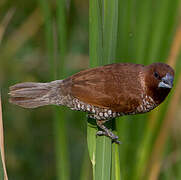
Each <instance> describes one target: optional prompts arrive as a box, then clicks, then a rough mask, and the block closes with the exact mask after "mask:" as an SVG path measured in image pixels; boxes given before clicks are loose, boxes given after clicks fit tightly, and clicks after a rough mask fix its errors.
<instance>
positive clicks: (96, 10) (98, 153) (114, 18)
mask: <svg viewBox="0 0 181 180" xmlns="http://www.w3.org/2000/svg"><path fill="white" fill-rule="evenodd" d="M89 13H90V14H89V22H90V26H89V29H90V31H89V33H90V66H91V67H94V66H97V65H103V64H107V63H111V62H114V60H115V51H116V43H117V24H118V0H113V1H109V0H99V1H97V0H91V1H90V11H89ZM92 121H93V120H92ZM89 122H90V120H89ZM111 126H112V125H111ZM91 128H92V129H91ZM87 133H88V148H89V154H90V158H91V161H92V162H93V176H94V179H96V180H101V179H102V180H109V179H111V168H112V167H111V166H112V142H111V140H110V139H109V138H107V137H104V136H102V137H97V138H95V133H96V129H95V128H93V127H92V126H91V125H90V124H88V130H87ZM92 135H93V137H92ZM94 157H95V160H94Z"/></svg>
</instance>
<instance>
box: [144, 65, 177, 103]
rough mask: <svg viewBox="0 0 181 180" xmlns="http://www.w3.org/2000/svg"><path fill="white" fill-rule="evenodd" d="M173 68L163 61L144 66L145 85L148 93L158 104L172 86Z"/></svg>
mask: <svg viewBox="0 0 181 180" xmlns="http://www.w3.org/2000/svg"><path fill="white" fill-rule="evenodd" d="M173 80H174V70H173V69H172V68H171V67H170V66H169V65H167V64H164V63H153V64H151V65H149V66H146V67H145V85H146V88H147V92H148V94H149V95H150V96H151V97H152V98H153V99H154V100H155V101H156V102H157V103H158V104H160V103H161V102H162V101H163V100H164V99H165V98H166V96H167V95H168V93H169V92H170V90H171V89H172V87H173Z"/></svg>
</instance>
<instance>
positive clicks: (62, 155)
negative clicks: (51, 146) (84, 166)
mask: <svg viewBox="0 0 181 180" xmlns="http://www.w3.org/2000/svg"><path fill="white" fill-rule="evenodd" d="M56 7H57V8H56V22H57V35H56V37H55V38H57V40H58V42H57V45H58V50H57V52H58V55H57V57H56V61H55V64H56V66H55V69H56V72H57V76H56V78H57V79H64V78H65V76H66V69H65V65H64V64H65V56H66V51H67V33H66V32H67V28H66V27H67V25H66V0H57V1H56ZM55 42H56V41H55ZM66 122H67V120H66V110H65V108H63V107H61V108H59V107H57V108H56V112H55V134H56V135H55V143H56V157H57V158H56V161H57V173H58V179H60V180H69V179H70V164H69V154H68V152H69V151H68V143H67V128H66Z"/></svg>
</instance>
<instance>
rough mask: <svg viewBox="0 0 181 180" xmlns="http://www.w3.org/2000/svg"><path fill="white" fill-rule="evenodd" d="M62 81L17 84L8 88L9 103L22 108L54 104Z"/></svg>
mask: <svg viewBox="0 0 181 180" xmlns="http://www.w3.org/2000/svg"><path fill="white" fill-rule="evenodd" d="M61 83H62V80H57V81H52V82H50V83H32V82H26V83H19V84H15V85H14V86H11V87H10V88H9V90H10V92H9V95H10V98H9V102H11V103H13V104H16V105H18V106H21V107H24V108H36V107H39V106H45V105H49V104H56V103H55V102H54V101H55V99H56V96H57V93H58V91H57V90H58V89H57V88H59V87H60V84H61Z"/></svg>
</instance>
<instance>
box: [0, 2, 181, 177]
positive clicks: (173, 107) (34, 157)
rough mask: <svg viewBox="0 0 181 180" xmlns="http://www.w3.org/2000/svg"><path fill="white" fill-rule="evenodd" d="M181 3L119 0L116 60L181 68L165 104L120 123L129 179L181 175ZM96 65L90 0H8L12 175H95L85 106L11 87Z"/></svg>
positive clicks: (2, 18)
mask: <svg viewBox="0 0 181 180" xmlns="http://www.w3.org/2000/svg"><path fill="white" fill-rule="evenodd" d="M90 1H91V0H90ZM113 1H114V0H113ZM100 2H102V3H103V2H104V0H100ZM180 3H181V1H180V0H159V1H156V0H119V1H118V25H117V26H115V28H117V48H116V55H115V56H116V58H115V62H135V63H142V64H145V65H147V64H150V63H152V62H156V61H159V62H167V63H169V64H170V65H172V66H173V67H174V68H175V70H176V80H175V83H174V84H175V87H174V90H173V91H172V93H171V94H170V96H169V98H167V100H166V102H165V103H164V104H163V105H161V106H160V107H159V108H157V109H156V110H154V111H153V112H152V113H148V114H147V115H138V116H130V117H123V118H120V119H119V120H117V122H116V123H117V129H118V134H119V137H120V139H121V141H122V142H123V144H122V145H120V147H119V152H120V169H121V176H122V179H126V180H127V179H131V180H135V179H138V180H139V179H150V180H154V179H163V180H167V179H168V180H170V179H174V180H175V179H176V180H179V179H181V133H180V132H181V111H180V107H181V101H180V96H181V78H180V75H181V74H180V73H181V69H180V68H181V60H180V57H181V56H180V51H179V50H180V42H181V27H180ZM88 67H89V2H88V1H87V0H72V1H71V0H66V1H64V0H57V1H56V0H52V1H50V0H49V1H48V0H31V1H26V2H25V1H22V0H15V1H10V0H1V1H0V87H1V94H2V102H3V120H4V131H5V132H4V135H5V152H6V162H7V171H8V175H9V179H10V180H11V179H13V180H24V179H26V180H29V179H43V180H46V179H47V180H48V179H61V180H69V179H71V180H78V179H81V180H89V179H92V167H91V162H90V160H89V156H88V148H87V142H86V129H87V125H86V124H87V121H86V115H85V114H84V113H81V112H73V111H71V110H69V109H67V108H59V107H58V108H55V107H51V106H47V107H41V108H37V109H33V110H30V109H23V108H20V107H17V106H14V105H11V104H9V103H8V87H9V86H11V85H13V84H15V83H18V82H24V81H38V82H46V81H50V80H53V79H61V78H64V77H66V76H69V75H71V74H73V73H75V72H78V71H80V70H82V69H86V68H88Z"/></svg>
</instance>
